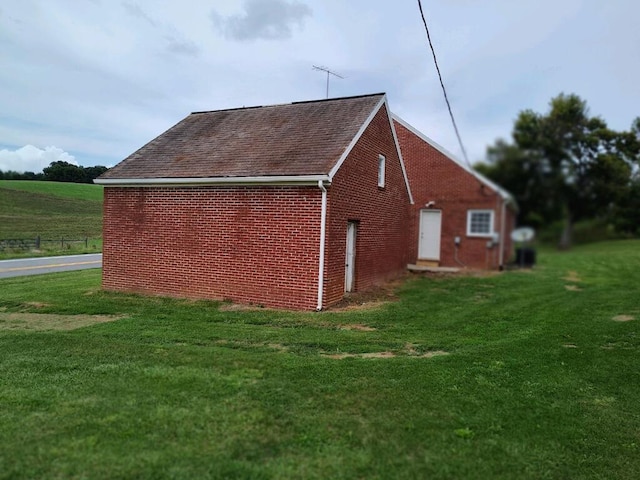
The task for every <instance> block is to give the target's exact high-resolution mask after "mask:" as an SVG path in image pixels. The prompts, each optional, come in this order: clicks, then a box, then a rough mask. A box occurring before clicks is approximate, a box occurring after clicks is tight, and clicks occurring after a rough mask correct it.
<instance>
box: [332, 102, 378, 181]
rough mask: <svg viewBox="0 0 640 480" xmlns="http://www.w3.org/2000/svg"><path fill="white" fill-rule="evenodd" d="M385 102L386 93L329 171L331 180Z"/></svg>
mask: <svg viewBox="0 0 640 480" xmlns="http://www.w3.org/2000/svg"><path fill="white" fill-rule="evenodd" d="M385 103H387V95H386V94H385V95H383V96H382V98H381V99H380V101H379V102H378V105H376V106H375V108H374V109H373V110H372V111H371V113H370V114H369V116H368V117H367V119H366V120H365V121H364V123H363V124H362V126H361V127H360V130H358V133H356V136H355V137H353V139H352V140H351V143H349V146H348V147H347V149H346V150H345V151H344V152H343V153H342V156H341V157H340V158H339V159H338V161H337V162H336V164H335V165H334V166H333V168H332V169H331V170H330V171H329V181H331V180H332V179H333V177H334V176H335V174H336V172H337V171H338V170H339V169H340V167H341V166H342V164H343V163H344V161H345V160H346V159H347V156H348V155H349V154H350V153H351V150H353V147H355V145H356V143H358V140H360V137H362V134H363V133H364V131H365V130H366V129H367V127H368V126H369V124H370V123H371V122H372V121H373V119H374V117H375V116H376V114H377V113H378V110H380V107H382V106H383V105H384V104H385ZM387 110H388V109H387Z"/></svg>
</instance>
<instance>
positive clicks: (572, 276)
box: [562, 270, 582, 283]
mask: <svg viewBox="0 0 640 480" xmlns="http://www.w3.org/2000/svg"><path fill="white" fill-rule="evenodd" d="M562 279H563V280H566V281H567V282H573V283H577V282H581V281H582V279H581V278H580V277H579V276H578V272H576V271H575V270H569V271H568V272H567V276H566V277H562Z"/></svg>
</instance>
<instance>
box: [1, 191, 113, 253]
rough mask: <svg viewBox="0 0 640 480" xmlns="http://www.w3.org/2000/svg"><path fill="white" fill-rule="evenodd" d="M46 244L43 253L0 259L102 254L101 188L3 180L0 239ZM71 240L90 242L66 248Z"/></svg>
mask: <svg viewBox="0 0 640 480" xmlns="http://www.w3.org/2000/svg"><path fill="white" fill-rule="evenodd" d="M37 236H40V237H41V239H43V240H56V241H55V242H51V243H50V242H43V243H42V246H41V250H42V251H41V252H29V251H27V252H23V251H4V252H0V258H15V257H17V256H34V254H40V255H52V254H69V253H83V252H84V251H88V252H96V251H101V246H102V243H101V239H102V186H99V185H87V184H78V183H59V182H40V181H27V180H0V239H35V237H37ZM61 238H66V239H68V240H79V239H84V238H89V239H91V240H92V241H91V243H90V246H89V248H85V244H84V243H79V244H77V245H70V246H69V245H63V246H61V243H60V242H58V240H60V239H61Z"/></svg>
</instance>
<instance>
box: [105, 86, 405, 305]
mask: <svg viewBox="0 0 640 480" xmlns="http://www.w3.org/2000/svg"><path fill="white" fill-rule="evenodd" d="M96 183H99V184H102V185H104V186H105V190H104V235H103V238H104V246H103V287H104V288H105V289H107V290H118V291H133V292H141V293H148V294H158V295H168V296H179V297H188V298H213V299H230V300H233V301H236V302H242V303H254V304H260V305H265V306H270V307H284V308H293V309H309V310H310V309H322V308H324V307H327V306H329V305H332V304H334V303H336V302H337V301H339V300H340V299H341V298H342V297H343V296H344V293H345V292H349V291H354V290H363V289H366V288H367V287H369V286H371V285H373V284H375V283H377V282H381V281H384V280H386V279H388V278H390V277H393V276H395V275H397V274H399V273H401V272H402V271H404V269H405V268H406V265H407V263H408V261H409V248H408V245H409V242H410V238H409V234H410V232H409V230H408V228H407V226H408V224H409V221H408V215H409V205H411V204H412V199H411V192H410V189H409V184H408V181H407V176H406V171H405V168H404V165H403V163H402V157H401V155H400V150H399V147H398V143H397V139H396V136H395V131H394V128H393V122H392V120H391V116H390V111H389V108H388V105H387V99H386V96H385V95H384V94H376V95H366V96H360V97H350V98H342V99H332V100H325V101H315V102H298V103H292V104H287V105H276V106H268V107H256V108H241V109H234V110H222V111H213V112H198V113H193V114H191V115H189V116H188V117H186V118H185V119H184V120H182V121H181V122H179V123H178V124H177V125H175V126H174V127H172V128H170V129H169V130H167V131H166V132H165V133H163V134H161V135H160V136H159V137H157V138H156V139H154V140H152V141H151V142H150V143H148V144H147V145H145V146H144V147H142V148H141V149H140V150H138V151H137V152H135V153H133V154H132V155H130V156H129V157H128V158H126V159H125V160H124V161H122V162H121V163H119V164H118V165H116V166H115V167H114V168H112V169H110V170H109V171H107V172H106V173H105V174H103V175H102V176H101V177H100V178H99V179H97V180H96Z"/></svg>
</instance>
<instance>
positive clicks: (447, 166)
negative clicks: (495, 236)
mask: <svg viewBox="0 0 640 480" xmlns="http://www.w3.org/2000/svg"><path fill="white" fill-rule="evenodd" d="M395 128H396V133H397V135H398V141H399V143H400V148H401V151H402V156H403V159H404V162H405V167H406V169H407V176H408V177H409V184H410V185H411V193H412V194H413V198H414V201H415V205H414V207H413V212H412V213H411V240H410V252H411V253H410V256H411V259H412V261H414V262H415V261H416V259H417V256H418V235H419V221H420V210H421V209H424V208H426V207H425V205H426V204H427V203H428V202H430V201H435V205H434V207H433V208H434V209H437V210H441V211H442V235H441V243H440V265H441V266H451V267H459V266H462V265H466V266H468V267H472V268H498V267H499V247H498V246H494V247H493V248H491V249H488V248H487V241H488V240H489V238H483V237H469V236H467V211H468V210H470V209H481V210H484V209H491V210H494V212H495V213H494V230H495V231H496V232H500V216H501V212H502V207H501V203H502V199H501V197H500V195H499V194H497V193H496V192H495V191H493V190H492V189H491V188H489V187H488V186H486V185H484V184H483V183H481V182H480V181H479V180H478V179H477V178H476V177H474V176H473V175H472V174H470V173H469V172H468V171H466V170H465V169H464V168H462V167H461V166H459V165H458V164H457V163H456V162H455V161H453V160H451V159H449V158H448V157H447V156H446V155H444V154H442V153H441V152H440V151H439V150H437V149H435V148H434V147H432V146H431V145H429V144H428V143H426V142H425V141H424V140H422V139H421V138H420V137H418V136H417V135H415V134H414V133H413V132H411V131H410V130H408V129H407V128H405V127H404V126H403V125H401V124H399V123H398V122H395ZM513 219H514V213H513V211H512V210H510V208H507V218H506V219H505V221H507V225H506V228H505V233H506V235H505V242H504V248H505V250H504V251H505V253H504V262H505V263H506V262H507V261H508V260H509V258H510V256H511V241H510V238H509V233H510V232H511V230H512V228H513V223H514V220H513ZM456 236H459V237H460V239H461V243H460V247H459V248H458V251H457V257H456V251H455V250H456V248H455V243H454V238H455V237H456ZM456 258H457V260H456Z"/></svg>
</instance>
